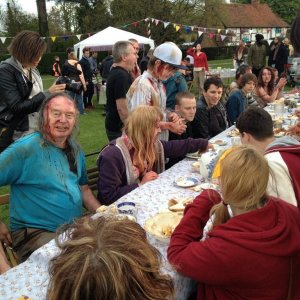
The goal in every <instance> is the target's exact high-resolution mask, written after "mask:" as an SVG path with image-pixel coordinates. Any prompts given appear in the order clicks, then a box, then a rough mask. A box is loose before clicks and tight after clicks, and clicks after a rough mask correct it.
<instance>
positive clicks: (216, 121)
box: [192, 96, 229, 139]
mask: <svg viewBox="0 0 300 300" xmlns="http://www.w3.org/2000/svg"><path fill="white" fill-rule="evenodd" d="M228 126H229V123H228V118H227V113H226V109H225V107H224V106H223V104H222V103H221V102H219V103H218V104H217V105H216V106H213V107H211V108H209V107H208V106H207V103H206V101H205V99H204V97H203V96H202V97H201V98H200V100H199V102H198V103H197V109H196V115H195V118H194V120H193V122H192V127H193V135H194V138H204V139H210V138H212V137H214V136H215V135H217V134H219V133H220V132H222V131H224V130H225V129H226V128H228Z"/></svg>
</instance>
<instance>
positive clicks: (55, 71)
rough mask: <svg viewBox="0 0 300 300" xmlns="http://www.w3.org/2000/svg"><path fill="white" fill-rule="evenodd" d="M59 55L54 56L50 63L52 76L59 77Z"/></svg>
mask: <svg viewBox="0 0 300 300" xmlns="http://www.w3.org/2000/svg"><path fill="white" fill-rule="evenodd" d="M59 61H60V59H59V56H57V55H56V56H54V63H53V65H52V74H53V76H54V77H59V76H61V67H60V64H59Z"/></svg>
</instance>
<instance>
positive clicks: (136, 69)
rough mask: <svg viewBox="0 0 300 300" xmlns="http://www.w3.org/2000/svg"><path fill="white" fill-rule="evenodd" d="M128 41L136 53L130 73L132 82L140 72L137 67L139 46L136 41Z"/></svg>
mask: <svg viewBox="0 0 300 300" xmlns="http://www.w3.org/2000/svg"><path fill="white" fill-rule="evenodd" d="M128 41H129V42H130V43H131V44H132V46H133V48H134V50H135V53H136V63H135V65H134V68H133V69H132V70H131V72H130V75H131V79H132V81H134V80H135V79H136V78H137V77H139V76H140V75H141V70H140V68H139V65H138V59H139V51H140V46H139V42H138V41H137V40H136V39H129V40H128Z"/></svg>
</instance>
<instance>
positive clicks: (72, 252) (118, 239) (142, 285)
mask: <svg viewBox="0 0 300 300" xmlns="http://www.w3.org/2000/svg"><path fill="white" fill-rule="evenodd" d="M64 230H65V228H64V227H62V229H60V230H59V233H61V232H62V231H64ZM63 235H65V237H66V239H64V240H63V241H62V239H61V238H60V237H57V238H56V242H57V244H58V246H59V248H60V249H61V253H60V254H58V255H57V256H56V257H55V258H53V259H52V260H51V264H50V274H51V279H50V283H49V286H48V292H47V299H49V300H81V299H90V300H127V299H130V300H140V299H145V300H160V299H161V300H163V299H168V298H169V297H170V296H171V295H172V294H173V289H174V287H173V282H172V280H171V278H170V277H169V276H168V275H164V274H162V273H161V271H160V268H161V255H160V253H159V251H158V250H157V249H156V248H155V247H153V246H151V245H150V244H149V242H148V241H147V237H146V233H145V231H144V229H143V228H142V227H141V226H140V225H139V224H137V223H135V222H133V221H130V220H124V219H123V220H120V219H117V218H116V217H108V216H105V217H104V216H102V217H100V218H98V219H91V218H89V217H84V218H81V219H78V220H77V221H75V223H74V224H73V225H71V226H69V227H68V230H67V231H66V233H64V234H63Z"/></svg>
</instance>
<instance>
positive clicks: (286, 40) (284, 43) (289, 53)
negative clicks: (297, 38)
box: [283, 38, 294, 57]
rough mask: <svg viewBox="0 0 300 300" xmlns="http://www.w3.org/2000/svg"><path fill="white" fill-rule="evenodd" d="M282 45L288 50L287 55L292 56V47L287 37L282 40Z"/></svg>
mask: <svg viewBox="0 0 300 300" xmlns="http://www.w3.org/2000/svg"><path fill="white" fill-rule="evenodd" d="M283 45H284V46H285V47H286V49H287V51H288V56H289V57H293V56H294V47H293V46H292V45H291V44H290V40H289V39H288V38H285V39H284V40H283Z"/></svg>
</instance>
